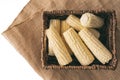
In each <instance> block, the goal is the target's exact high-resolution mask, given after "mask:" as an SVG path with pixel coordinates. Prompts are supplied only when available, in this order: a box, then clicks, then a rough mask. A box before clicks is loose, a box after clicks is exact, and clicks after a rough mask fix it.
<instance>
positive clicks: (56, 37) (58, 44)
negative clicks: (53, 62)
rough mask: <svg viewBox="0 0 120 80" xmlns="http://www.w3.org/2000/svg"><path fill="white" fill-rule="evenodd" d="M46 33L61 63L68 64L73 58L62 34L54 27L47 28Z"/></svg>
mask: <svg viewBox="0 0 120 80" xmlns="http://www.w3.org/2000/svg"><path fill="white" fill-rule="evenodd" d="M46 35H47V37H48V39H49V40H50V41H51V44H52V49H53V51H54V54H55V56H56V58H57V60H58V63H59V64H60V65H67V64H69V63H70V62H71V61H72V58H71V56H70V54H69V52H68V50H67V48H66V47H65V44H64V42H63V41H62V38H61V37H60V34H59V33H58V32H57V30H55V29H54V28H53V27H50V28H49V29H48V30H46Z"/></svg>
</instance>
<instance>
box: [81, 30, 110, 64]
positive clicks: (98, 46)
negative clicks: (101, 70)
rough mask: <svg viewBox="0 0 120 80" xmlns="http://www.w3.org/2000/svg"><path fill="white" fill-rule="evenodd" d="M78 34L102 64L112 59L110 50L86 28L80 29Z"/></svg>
mask: <svg viewBox="0 0 120 80" xmlns="http://www.w3.org/2000/svg"><path fill="white" fill-rule="evenodd" d="M79 35H80V37H81V39H82V40H83V41H84V43H85V44H86V45H87V47H88V48H89V49H90V50H91V52H92V53H93V54H94V56H95V57H96V58H97V59H98V60H99V61H100V62H101V63H102V64H105V63H108V62H109V60H110V59H112V54H111V52H110V51H109V50H108V49H107V48H106V47H105V46H104V45H103V44H102V43H101V42H100V41H99V40H98V39H97V38H96V37H95V36H94V35H93V34H92V33H91V32H90V31H89V30H88V29H86V28H84V29H82V30H81V31H80V32H79Z"/></svg>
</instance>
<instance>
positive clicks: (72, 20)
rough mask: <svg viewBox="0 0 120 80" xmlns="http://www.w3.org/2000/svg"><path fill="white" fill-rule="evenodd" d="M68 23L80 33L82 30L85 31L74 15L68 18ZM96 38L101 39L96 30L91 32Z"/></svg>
mask: <svg viewBox="0 0 120 80" xmlns="http://www.w3.org/2000/svg"><path fill="white" fill-rule="evenodd" d="M66 22H67V23H68V24H69V25H70V26H71V27H73V28H74V29H75V30H77V31H80V30H81V29H83V28H84V27H83V26H82V25H81V23H80V20H79V18H77V17H76V16H74V15H70V16H68V18H67V19H66ZM90 31H91V32H92V33H93V34H94V36H96V37H97V38H98V37H100V34H99V32H97V31H95V30H90Z"/></svg>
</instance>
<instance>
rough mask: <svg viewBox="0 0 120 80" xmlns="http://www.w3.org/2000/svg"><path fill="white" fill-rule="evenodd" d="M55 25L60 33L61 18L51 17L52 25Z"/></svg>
mask: <svg viewBox="0 0 120 80" xmlns="http://www.w3.org/2000/svg"><path fill="white" fill-rule="evenodd" d="M51 26H53V27H54V28H55V29H56V30H57V32H58V33H60V20H59V19H51V20H50V27H51Z"/></svg>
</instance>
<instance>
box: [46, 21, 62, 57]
mask: <svg viewBox="0 0 120 80" xmlns="http://www.w3.org/2000/svg"><path fill="white" fill-rule="evenodd" d="M50 27H53V28H55V29H56V30H57V32H58V33H59V34H60V20H59V19H51V20H50ZM48 50H49V54H48V55H50V56H54V52H53V49H52V44H51V41H50V40H49V42H48Z"/></svg>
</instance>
